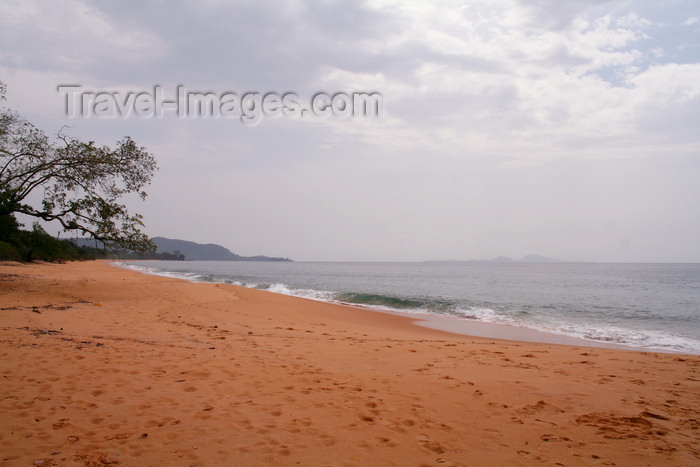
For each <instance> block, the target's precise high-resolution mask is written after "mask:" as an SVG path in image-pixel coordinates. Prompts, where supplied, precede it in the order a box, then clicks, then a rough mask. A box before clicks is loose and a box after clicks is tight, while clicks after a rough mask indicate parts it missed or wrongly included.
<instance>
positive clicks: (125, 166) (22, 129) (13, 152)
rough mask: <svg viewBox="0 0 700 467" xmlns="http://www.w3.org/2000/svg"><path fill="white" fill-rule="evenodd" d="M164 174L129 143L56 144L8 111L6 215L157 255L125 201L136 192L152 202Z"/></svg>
mask: <svg viewBox="0 0 700 467" xmlns="http://www.w3.org/2000/svg"><path fill="white" fill-rule="evenodd" d="M3 98H4V85H2V83H0V100H2V99H3ZM156 170H157V165H156V161H155V159H154V158H153V156H152V155H151V154H150V153H148V152H147V151H146V149H145V148H143V147H139V146H137V145H136V143H135V142H134V141H132V140H131V138H129V137H126V138H124V139H123V140H121V141H118V142H117V145H116V147H115V148H114V149H112V148H110V147H108V146H98V145H96V144H95V143H94V142H93V141H89V142H84V141H80V140H77V139H73V138H70V137H68V136H65V135H62V134H60V132H59V135H58V137H57V139H56V141H51V140H50V139H49V138H48V137H47V136H46V134H44V132H43V131H41V130H39V129H38V128H36V127H35V126H34V125H32V124H31V123H29V122H28V121H26V120H25V119H23V118H22V117H21V116H19V115H18V114H17V113H15V112H13V111H11V110H8V109H2V110H1V111H0V216H7V215H10V214H13V213H22V214H25V215H28V216H33V217H36V218H39V219H42V220H44V221H57V222H59V223H60V224H61V226H62V227H63V229H64V231H75V232H80V233H82V234H87V235H89V236H90V237H93V238H95V239H98V240H100V241H101V242H102V243H103V244H104V245H106V246H107V247H119V248H125V249H129V250H132V251H142V252H148V251H154V250H155V246H154V245H153V243H152V242H151V241H150V239H149V238H148V237H147V236H146V235H145V234H144V233H143V232H142V231H141V228H142V227H143V218H142V217H141V216H140V215H139V214H134V215H131V214H129V212H128V211H127V209H126V206H125V205H124V204H122V203H120V199H121V198H122V197H123V196H125V195H127V194H130V193H135V194H138V195H139V196H140V197H141V199H145V198H146V192H145V191H143V188H144V187H145V186H146V185H148V184H149V183H150V180H151V177H152V176H153V174H154V172H155V171H156ZM31 193H41V194H42V199H41V201H40V203H38V204H39V205H38V206H37V205H32V204H30V203H29V201H28V199H29V195H30V194H31ZM34 204H37V203H34ZM34 241H35V242H39V241H43V240H39V239H38V238H37V239H35V240H34ZM42 248H49V246H48V245H43V247H42Z"/></svg>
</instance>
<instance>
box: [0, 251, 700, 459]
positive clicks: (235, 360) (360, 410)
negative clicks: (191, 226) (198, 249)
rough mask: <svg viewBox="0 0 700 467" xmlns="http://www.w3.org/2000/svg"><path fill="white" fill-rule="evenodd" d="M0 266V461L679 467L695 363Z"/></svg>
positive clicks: (118, 272) (695, 445)
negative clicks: (642, 465)
mask: <svg viewBox="0 0 700 467" xmlns="http://www.w3.org/2000/svg"><path fill="white" fill-rule="evenodd" d="M108 263H109V262H108V261H95V262H86V263H67V264H60V265H57V264H30V265H24V264H8V263H4V264H1V263H0V317H1V319H2V321H1V325H0V356H1V357H2V359H1V360H0V380H1V381H2V382H3V384H2V385H0V447H1V448H0V464H2V465H7V466H15V465H17V466H19V465H27V464H33V465H58V464H60V465H111V464H119V465H129V466H130V465H137V466H140V465H165V464H167V465H183V466H189V465H199V466H208V465H254V466H255V465H283V466H284V465H318V466H321V465H326V466H327V465H338V466H339V465H348V466H355V465H357V466H359V465H402V466H403V465H453V466H457V465H494V463H495V464H498V465H535V464H541V463H547V464H555V463H561V464H563V465H572V464H575V465H602V464H611V463H616V464H618V465H620V464H622V465H632V464H636V465H638V464H653V465H691V464H693V463H696V462H698V459H700V436H699V435H698V433H699V432H700V422H699V421H698V420H700V402H698V401H700V357H698V356H693V355H682V354H666V353H655V352H649V351H643V352H639V351H629V350H617V349H605V348H594V347H591V346H588V345H580V346H568V345H556V344H546V343H531V342H523V341H508V340H498V339H493V338H479V337H471V336H465V335H461V334H454V333H452V332H445V331H441V330H436V329H429V328H427V327H425V326H423V325H417V324H419V323H418V321H419V319H420V318H416V317H414V316H408V317H407V316H397V315H394V314H388V313H377V312H376V311H375V310H371V309H363V308H358V307H349V306H343V305H334V304H329V303H324V302H318V301H312V300H308V299H302V298H298V297H292V296H287V295H281V294H274V293H270V292H265V291H260V290H254V289H247V288H243V287H237V286H233V285H226V284H214V283H192V282H188V281H185V280H180V279H172V278H165V277H161V276H154V275H147V274H142V273H139V272H136V271H131V270H127V269H124V268H117V267H113V266H111V265H109V264H108Z"/></svg>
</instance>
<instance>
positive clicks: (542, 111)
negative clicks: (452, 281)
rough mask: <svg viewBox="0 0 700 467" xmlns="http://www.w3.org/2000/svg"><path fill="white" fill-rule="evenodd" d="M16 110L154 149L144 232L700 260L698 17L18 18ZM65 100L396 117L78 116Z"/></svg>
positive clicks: (3, 53)
mask: <svg viewBox="0 0 700 467" xmlns="http://www.w3.org/2000/svg"><path fill="white" fill-rule="evenodd" d="M0 81H3V82H5V83H6V84H7V87H8V89H7V102H6V103H7V105H8V106H9V107H11V108H13V109H15V110H17V111H19V112H20V113H21V114H22V115H24V116H25V117H26V118H28V119H29V120H30V121H32V122H33V123H35V124H36V125H37V126H39V127H40V128H42V129H43V130H45V131H46V132H47V133H49V134H52V135H53V134H55V133H57V132H58V131H59V129H60V128H61V126H62V125H66V124H67V125H70V126H71V128H70V130H69V131H68V133H69V134H70V135H72V136H74V137H79V138H84V139H91V140H95V141H97V142H99V143H102V144H111V145H113V144H114V143H115V142H116V141H117V140H118V139H121V138H122V137H123V136H125V135H129V136H131V137H133V138H134V139H135V140H136V141H137V143H139V144H140V145H143V146H146V147H147V148H148V149H149V150H150V151H151V152H152V153H153V154H154V155H155V157H156V158H157V160H158V163H159V165H160V171H159V172H158V173H157V175H156V176H155V178H154V180H153V183H152V185H151V186H150V187H149V189H148V190H147V191H148V193H149V196H148V198H147V200H146V201H145V202H140V201H136V200H134V201H129V207H130V209H131V210H132V212H139V213H142V214H143V215H144V216H145V220H146V231H147V233H148V234H149V235H152V236H165V237H171V238H180V239H187V240H192V241H196V242H200V243H218V244H221V245H224V246H226V247H227V248H229V249H230V250H232V251H234V252H236V253H239V254H242V255H254V254H264V255H270V256H288V257H291V258H293V259H295V260H302V261H303V260H314V261H315V260H321V261H422V260H442V259H455V260H459V259H463V260H466V259H486V258H492V257H495V256H499V255H505V256H511V257H515V258H519V257H522V256H524V255H526V254H531V253H534V254H540V255H544V256H550V257H555V258H559V259H566V260H580V261H692V262H700V2H698V1H694V0H688V1H658V0H655V1H615V0H613V1H590V0H585V1H584V0H571V1H559V0H540V1H465V2H457V1H430V2H408V1H402V0H396V1H366V2H349V1H331V0H317V1H292V2H273V1H269V2H267V1H266V2H262V1H238V2H233V1H232V2H226V1H203V2H185V1H181V2H170V1H169V2H165V1H141V0H139V1H135V0H134V1H123V0H120V1H100V2H98V1H94V2H89V1H79V0H63V1H61V2H56V1H44V2H41V1H32V0H21V1H20V0H17V1H12V0H3V1H2V2H1V3H0ZM60 84H79V85H82V86H83V87H84V88H85V89H87V90H94V91H119V92H122V93H127V92H130V91H132V92H145V91H149V90H151V91H152V89H153V86H154V85H160V86H162V89H163V90H164V92H165V93H166V94H171V95H174V92H175V89H176V86H177V85H183V86H185V87H186V88H187V89H188V90H198V91H211V92H215V93H217V94H221V93H225V92H233V93H237V94H239V95H242V94H243V93H245V92H259V93H266V92H277V93H279V94H283V93H286V92H294V93H296V94H297V95H298V96H299V97H300V99H301V100H302V101H304V100H308V99H310V98H311V96H313V95H314V94H315V93H317V92H322V91H323V92H327V93H329V94H334V93H336V92H345V93H352V92H378V93H380V94H381V95H382V96H383V115H382V116H381V117H379V118H364V117H345V118H342V117H334V116H328V117H311V118H301V117H298V116H296V117H293V116H279V117H269V118H264V117H263V118H262V120H261V121H260V122H258V123H257V124H255V125H248V124H244V123H242V122H241V121H240V119H236V118H211V117H209V118H203V117H201V118H180V117H178V116H177V115H176V114H175V113H173V112H171V113H165V114H164V115H163V116H162V117H160V118H157V117H150V118H149V117H138V116H135V115H132V116H131V117H128V118H118V117H115V118H101V117H95V116H91V117H80V116H78V117H74V118H68V117H67V116H66V115H65V108H64V105H65V103H64V99H65V96H63V95H61V94H60V93H59V92H58V91H57V86H58V85H60Z"/></svg>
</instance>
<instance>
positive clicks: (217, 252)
mask: <svg viewBox="0 0 700 467" xmlns="http://www.w3.org/2000/svg"><path fill="white" fill-rule="evenodd" d="M151 240H152V241H153V243H154V244H155V245H156V248H157V249H156V253H155V254H152V253H149V254H147V255H145V256H139V255H136V254H135V253H133V252H120V253H118V254H119V256H120V257H124V258H132V257H133V259H137V258H145V259H184V260H186V261H291V259H289V258H276V257H270V256H241V255H237V254H235V253H232V252H231V251H230V250H228V249H227V248H224V247H223V246H221V245H216V244H214V243H207V244H201V243H195V242H190V241H188V240H176V239H172V238H165V237H153V238H151ZM71 241H72V242H73V243H75V244H76V245H78V246H91V247H100V248H101V247H102V243H101V242H97V243H96V242H95V240H93V239H87V238H74V239H71ZM183 256H184V258H183Z"/></svg>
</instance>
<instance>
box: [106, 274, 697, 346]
mask: <svg viewBox="0 0 700 467" xmlns="http://www.w3.org/2000/svg"><path fill="white" fill-rule="evenodd" d="M137 261H138V260H137ZM130 262H132V260H123V261H121V260H120V261H112V262H111V263H110V264H111V265H113V266H114V267H117V268H123V269H126V270H129V271H135V272H139V273H141V274H147V275H153V276H157V277H169V278H175V279H180V280H185V281H188V282H192V283H196V284H207V283H211V284H226V283H225V282H207V281H198V280H193V279H187V278H185V277H177V275H172V274H168V273H167V272H165V271H164V272H163V273H162V274H161V273H156V272H149V271H145V270H136V269H131V268H129V267H125V266H122V265H120V263H122V264H128V263H130ZM238 287H240V286H238ZM245 288H250V289H252V290H261V291H264V292H269V293H275V294H279V295H283V296H289V297H296V298H302V299H304V300H311V301H316V302H320V303H328V304H332V305H342V306H347V307H351V308H358V309H363V310H370V311H373V312H376V313H386V314H389V315H394V316H402V317H406V318H409V319H412V320H414V324H415V325H417V326H422V327H426V328H429V329H436V330H440V331H444V332H448V333H451V334H456V335H461V336H467V337H475V338H484V339H497V340H505V341H513V342H531V343H541V344H556V345H568V346H574V347H593V348H603V349H618V350H630V351H635V352H655V353H668V354H678V355H698V354H695V353H688V352H684V351H682V350H674V349H663V348H657V347H639V346H634V345H631V344H620V343H613V342H602V341H597V340H592V339H585V338H582V337H575V336H570V335H567V334H564V333H556V332H553V331H545V330H540V329H534V328H529V327H526V326H516V325H511V324H505V323H490V322H486V321H480V320H477V319H466V318H458V317H452V316H445V315H440V314H436V313H416V312H405V311H401V310H392V309H384V308H381V307H373V306H369V305H362V304H357V303H349V302H340V301H332V300H323V299H316V298H310V297H299V296H297V295H293V294H285V293H281V292H274V291H269V290H264V289H256V288H252V287H245Z"/></svg>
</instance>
